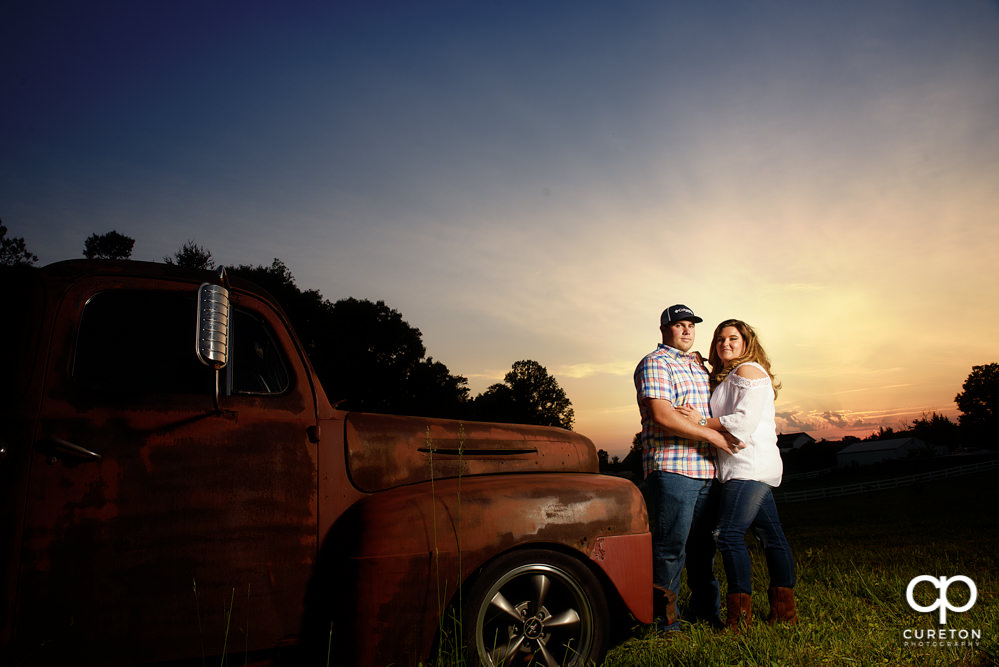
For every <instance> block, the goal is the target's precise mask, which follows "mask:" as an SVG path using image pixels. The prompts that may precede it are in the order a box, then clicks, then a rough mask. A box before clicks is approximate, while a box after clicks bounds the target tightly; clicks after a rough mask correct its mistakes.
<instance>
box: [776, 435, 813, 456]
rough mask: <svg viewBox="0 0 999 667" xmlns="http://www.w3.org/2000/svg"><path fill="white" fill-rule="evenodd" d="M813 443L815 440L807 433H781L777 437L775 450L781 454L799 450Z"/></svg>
mask: <svg viewBox="0 0 999 667" xmlns="http://www.w3.org/2000/svg"><path fill="white" fill-rule="evenodd" d="M813 442H815V438H813V437H812V436H810V435H808V434H807V433H781V434H780V435H778V436H777V448H778V449H780V451H782V452H790V451H792V450H794V449H801V448H802V447H804V446H805V445H810V444H812V443H813Z"/></svg>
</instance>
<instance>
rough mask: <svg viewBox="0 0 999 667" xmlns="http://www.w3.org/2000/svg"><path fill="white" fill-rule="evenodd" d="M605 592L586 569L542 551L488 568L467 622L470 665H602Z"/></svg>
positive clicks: (512, 555)
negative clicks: (600, 663)
mask: <svg viewBox="0 0 999 667" xmlns="http://www.w3.org/2000/svg"><path fill="white" fill-rule="evenodd" d="M607 626H608V612H607V602H606V599H605V597H604V592H603V588H601V586H600V583H599V582H598V581H597V578H596V577H595V576H593V573H592V572H590V571H589V570H588V569H587V568H586V566H584V565H583V564H582V563H580V562H578V561H576V560H574V559H573V558H570V557H569V556H566V555H564V554H561V553H558V552H557V551H549V550H545V549H532V550H530V551H515V552H512V553H509V554H506V555H504V556H501V557H500V558H498V559H496V560H495V561H494V562H492V563H490V564H489V565H488V566H486V567H485V569H484V570H483V571H482V573H481V574H480V576H479V577H478V578H477V580H476V583H475V585H474V586H473V588H472V592H471V595H470V604H469V605H468V606H467V607H466V610H465V614H464V619H463V634H464V635H465V637H464V639H465V646H466V647H467V651H468V657H469V662H470V663H471V664H473V665H483V666H484V667H499V665H521V664H522V665H527V664H531V663H534V664H539V665H549V666H550V667H555V666H556V665H588V664H591V663H599V662H600V660H601V658H602V657H603V654H604V651H606V649H607V636H608V627H607Z"/></svg>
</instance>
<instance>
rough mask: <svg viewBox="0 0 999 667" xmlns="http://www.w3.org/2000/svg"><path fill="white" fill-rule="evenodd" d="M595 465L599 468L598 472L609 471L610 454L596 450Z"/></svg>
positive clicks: (604, 450) (603, 450)
mask: <svg viewBox="0 0 999 667" xmlns="http://www.w3.org/2000/svg"><path fill="white" fill-rule="evenodd" d="M614 458H617V457H616V456H615V457H614ZM597 464H598V465H599V466H600V472H605V471H607V470H610V453H609V452H608V451H607V450H606V449H598V450H597Z"/></svg>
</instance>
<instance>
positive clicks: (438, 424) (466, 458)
mask: <svg viewBox="0 0 999 667" xmlns="http://www.w3.org/2000/svg"><path fill="white" fill-rule="evenodd" d="M346 427H347V435H346V438H347V460H348V467H349V469H350V477H351V480H352V481H353V482H354V484H355V486H357V487H358V488H359V489H361V490H363V491H366V492H375V491H381V490H383V489H389V488H392V487H394V486H400V485H402V484H412V483H414V482H423V481H427V480H430V479H432V478H437V479H441V478H444V477H456V476H458V475H465V476H471V475H487V474H496V473H517V472H594V473H595V472H597V469H598V465H597V455H596V449H595V448H594V447H593V443H592V442H590V440H589V439H588V438H586V437H584V436H582V435H580V434H578V433H573V432H572V431H566V430H564V429H558V428H546V427H541V426H522V425H516V424H485V423H476V422H464V423H463V422H457V421H447V420H436V419H435V420H428V419H425V418H418V417H396V416H389V415H368V414H351V415H349V416H348V417H347V425H346Z"/></svg>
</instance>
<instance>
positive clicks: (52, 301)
mask: <svg viewBox="0 0 999 667" xmlns="http://www.w3.org/2000/svg"><path fill="white" fill-rule="evenodd" d="M3 275H4V280H3V295H4V301H5V305H4V307H3V310H4V313H5V317H4V324H3V326H2V333H0V361H2V369H3V373H2V379H3V382H2V385H3V386H2V389H0V391H2V404H0V494H2V515H0V523H2V525H0V529H2V531H3V541H2V544H3V547H2V551H0V574H2V577H3V578H2V580H0V582H2V583H0V585H2V588H3V596H2V599H3V606H2V607H0V663H2V664H10V665H49V664H73V665H121V664H130V665H131V664H151V663H176V662H183V661H191V662H192V664H220V661H222V664H224V661H225V660H226V659H228V660H229V661H230V662H233V663H234V664H236V663H238V664H250V663H253V664H320V665H327V664H335V665H353V664H356V665H377V666H382V665H389V664H394V665H416V664H418V663H423V664H428V663H429V664H433V663H435V662H446V661H447V660H450V659H451V658H448V657H447V656H452V657H454V656H458V657H460V658H462V659H463V660H464V661H465V662H467V663H469V664H481V665H499V664H528V663H531V662H532V661H533V662H535V663H537V664H547V665H556V664H557V665H583V664H589V663H591V662H593V661H599V660H600V658H601V656H602V655H603V654H604V652H605V651H606V649H607V646H608V642H609V641H610V638H611V637H612V636H613V635H612V632H613V627H614V625H616V624H620V623H622V622H623V623H625V624H628V623H631V624H635V623H648V622H650V621H651V617H652V576H651V539H650V535H649V528H648V518H647V514H646V508H645V503H644V502H643V499H642V496H641V494H640V492H639V491H638V489H637V488H636V487H635V485H634V484H632V483H631V482H628V481H626V480H623V479H618V478H615V477H610V476H604V475H600V474H598V472H597V458H596V454H595V451H594V446H593V444H592V443H591V442H590V441H589V440H588V439H587V438H585V437H583V436H581V435H579V434H576V433H573V432H570V431H566V430H562V429H557V428H543V427H537V426H520V425H508V424H491V423H472V422H464V423H462V422H458V421H447V420H440V419H428V418H416V417H402V416H389V415H375V414H358V413H351V412H344V411H341V410H338V409H336V408H335V407H334V405H332V404H331V402H330V401H329V400H328V399H327V396H326V394H325V393H324V392H323V388H322V387H321V386H320V384H319V382H318V379H317V377H316V375H315V373H314V372H313V369H312V367H311V366H310V363H309V359H308V357H307V355H306V352H305V350H304V349H303V346H302V344H301V343H300V342H299V340H298V339H297V337H296V335H295V334H294V332H293V331H292V328H291V326H290V325H289V322H288V318H287V317H286V316H285V314H284V313H283V311H282V309H281V308H280V307H279V305H278V304H277V303H276V302H275V301H274V300H273V299H272V298H271V297H270V296H269V295H268V294H267V293H266V292H264V291H263V290H261V289H260V288H259V287H257V286H255V285H253V284H251V283H249V282H246V281H242V280H239V279H238V278H237V277H235V276H233V277H231V278H230V277H229V276H227V275H226V274H225V272H224V271H219V272H209V271H195V270H184V269H180V268H178V267H173V266H167V265H162V264H154V263H143V262H105V261H95V260H74V261H66V262H59V263H56V264H52V265H49V266H47V267H44V268H34V267H27V268H22V269H17V270H14V269H11V270H6V269H5V271H4V274H3ZM442 656H444V657H442Z"/></svg>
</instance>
